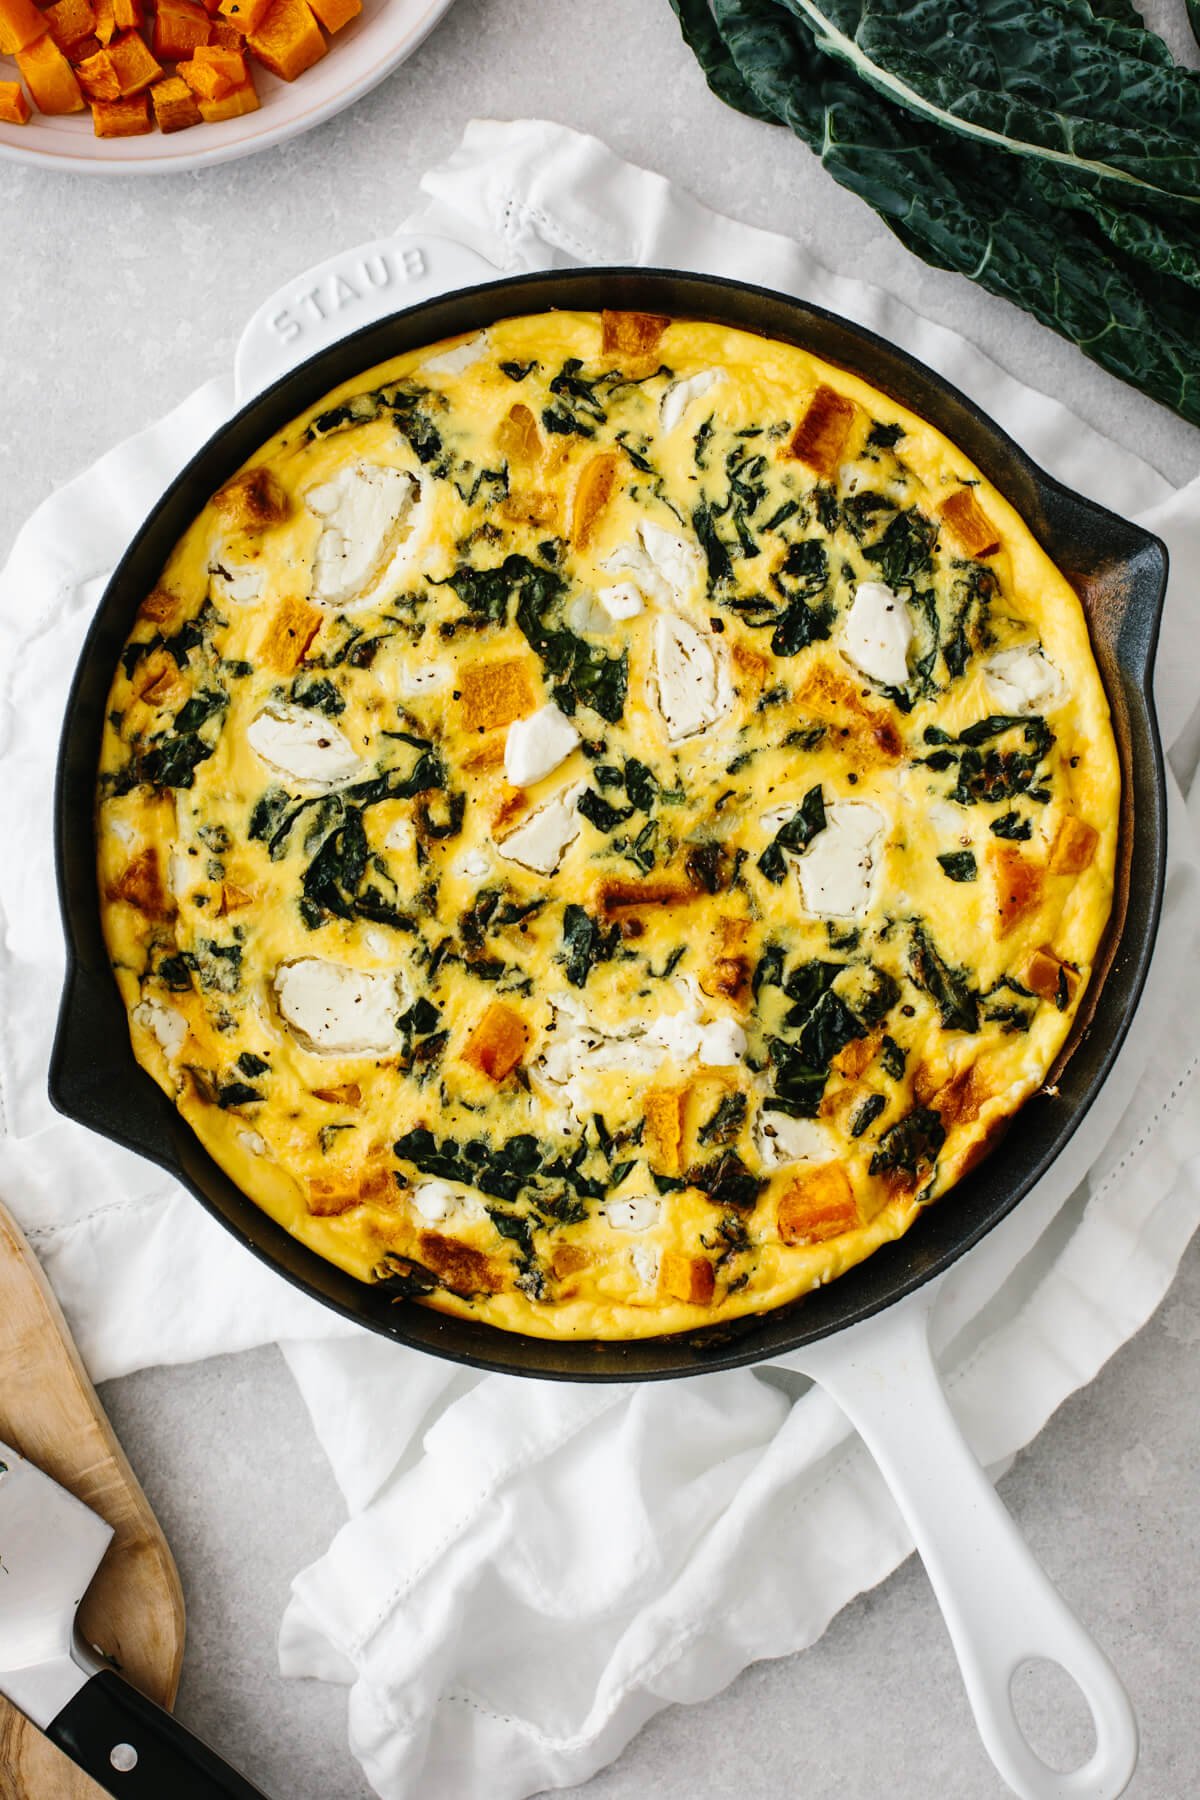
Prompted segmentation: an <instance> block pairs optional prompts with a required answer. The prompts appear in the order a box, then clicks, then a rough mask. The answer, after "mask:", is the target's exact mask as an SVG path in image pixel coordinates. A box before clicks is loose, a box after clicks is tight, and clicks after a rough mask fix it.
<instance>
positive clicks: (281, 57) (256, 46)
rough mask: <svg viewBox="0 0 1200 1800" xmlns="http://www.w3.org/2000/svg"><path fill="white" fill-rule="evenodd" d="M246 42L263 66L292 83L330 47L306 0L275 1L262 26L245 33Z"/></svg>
mask: <svg viewBox="0 0 1200 1800" xmlns="http://www.w3.org/2000/svg"><path fill="white" fill-rule="evenodd" d="M246 42H247V44H248V45H249V47H250V49H251V50H252V51H253V52H254V55H255V56H257V58H258V60H259V62H260V63H262V65H263V67H264V68H267V69H270V71H271V73H272V75H278V76H279V79H280V80H281V81H295V79H296V77H297V75H303V73H304V71H305V69H311V68H312V66H313V64H314V63H316V62H320V60H321V58H322V57H323V56H324V54H325V52H326V51H327V50H328V48H329V45H328V44H327V43H326V42H325V39H324V38H323V37H322V35H321V27H320V26H319V25H318V24H317V21H316V20H315V19H314V18H313V16H312V13H311V11H310V10H309V7H308V4H307V0H275V3H274V5H273V6H272V7H271V10H270V12H269V13H268V14H267V16H266V18H265V19H264V20H263V21H262V23H261V24H260V25H259V26H258V27H257V28H256V29H255V30H254V31H248V32H247V33H246Z"/></svg>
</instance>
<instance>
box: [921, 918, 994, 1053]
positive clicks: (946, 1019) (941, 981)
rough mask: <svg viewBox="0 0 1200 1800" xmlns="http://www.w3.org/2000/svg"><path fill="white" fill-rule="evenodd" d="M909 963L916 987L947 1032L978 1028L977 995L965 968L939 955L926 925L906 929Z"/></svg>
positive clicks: (975, 1029) (976, 1029)
mask: <svg viewBox="0 0 1200 1800" xmlns="http://www.w3.org/2000/svg"><path fill="white" fill-rule="evenodd" d="M908 966H909V972H910V973H911V975H912V978H913V980H914V981H915V982H916V984H917V986H918V987H919V988H923V989H924V990H925V992H926V993H927V994H928V995H929V997H930V999H931V1000H932V1001H933V1002H934V1004H935V1006H936V1007H937V1009H938V1013H939V1015H940V1017H941V1021H942V1024H943V1025H944V1026H945V1028H946V1030H947V1031H978V1030H979V995H978V994H977V993H976V992H975V990H974V988H972V987H971V985H970V981H969V979H968V976H967V972H966V970H965V969H956V968H953V967H952V966H951V965H950V964H949V963H948V962H946V960H945V959H944V958H943V957H941V956H939V955H938V952H937V948H936V946H935V945H934V942H933V940H932V938H931V937H930V936H929V933H928V932H927V931H926V929H925V927H924V926H923V925H919V924H916V923H914V924H913V925H912V927H911V928H910V932H909V940H908Z"/></svg>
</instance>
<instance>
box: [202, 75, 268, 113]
mask: <svg viewBox="0 0 1200 1800" xmlns="http://www.w3.org/2000/svg"><path fill="white" fill-rule="evenodd" d="M196 104H197V105H198V106H199V108H200V117H201V118H202V119H203V120H204V121H205V123H206V124H208V125H216V124H219V123H220V121H221V120H222V119H238V118H240V117H241V115H242V114H243V113H252V112H257V111H258V93H257V91H256V89H255V86H254V82H253V80H252V79H251V77H250V76H247V77H246V79H245V81H244V82H243V83H242V84H241V86H240V87H235V88H230V90H229V92H228V93H227V94H222V96H221V98H220V99H219V100H205V99H204V98H203V97H201V98H199V99H198V100H197V102H196Z"/></svg>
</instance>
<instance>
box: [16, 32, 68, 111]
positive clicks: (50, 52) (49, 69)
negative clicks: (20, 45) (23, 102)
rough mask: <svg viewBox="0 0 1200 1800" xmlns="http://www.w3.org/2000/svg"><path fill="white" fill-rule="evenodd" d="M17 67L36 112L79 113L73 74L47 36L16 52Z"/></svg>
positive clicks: (50, 38) (59, 51) (54, 44)
mask: <svg viewBox="0 0 1200 1800" xmlns="http://www.w3.org/2000/svg"><path fill="white" fill-rule="evenodd" d="M17 67H18V69H20V71H21V73H22V75H23V76H24V77H25V85H26V87H27V88H28V89H29V92H30V93H31V94H32V95H33V103H34V105H35V106H36V107H37V109H38V111H39V112H44V113H49V114H51V115H58V114H61V113H73V112H82V111H83V93H82V91H81V89H80V86H79V83H78V81H77V80H76V79H75V71H74V69H73V68H72V67H71V65H70V63H69V62H68V61H67V59H66V57H65V56H64V55H63V53H62V51H61V50H60V49H59V47H58V45H57V44H56V43H55V42H54V39H53V38H52V37H51V36H50V34H49V33H48V32H47V34H46V36H45V37H41V38H38V39H37V41H36V42H35V43H32V44H30V46H29V48H28V49H27V50H18V51H17Z"/></svg>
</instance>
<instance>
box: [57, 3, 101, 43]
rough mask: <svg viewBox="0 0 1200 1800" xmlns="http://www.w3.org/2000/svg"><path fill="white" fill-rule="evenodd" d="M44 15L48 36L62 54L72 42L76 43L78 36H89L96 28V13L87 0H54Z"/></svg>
mask: <svg viewBox="0 0 1200 1800" xmlns="http://www.w3.org/2000/svg"><path fill="white" fill-rule="evenodd" d="M45 16H46V22H47V24H48V25H49V27H50V36H51V37H52V38H53V39H54V41H55V43H56V44H57V45H58V47H59V49H60V50H61V51H62V53H63V55H64V56H65V55H67V53H68V52H69V50H70V47H71V45H72V44H77V43H78V42H79V40H80V38H85V37H91V36H92V35H93V34H94V32H95V29H96V15H95V13H94V12H93V11H92V9H91V7H90V6H89V5H88V0H55V4H54V5H53V6H48V7H47V8H46V15H45Z"/></svg>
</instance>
